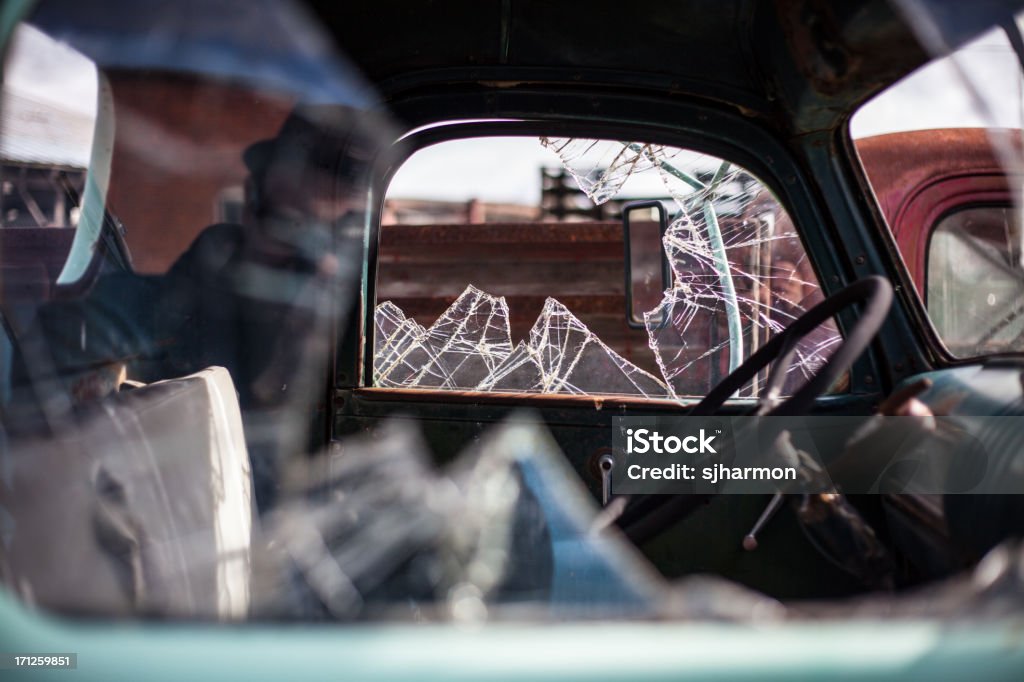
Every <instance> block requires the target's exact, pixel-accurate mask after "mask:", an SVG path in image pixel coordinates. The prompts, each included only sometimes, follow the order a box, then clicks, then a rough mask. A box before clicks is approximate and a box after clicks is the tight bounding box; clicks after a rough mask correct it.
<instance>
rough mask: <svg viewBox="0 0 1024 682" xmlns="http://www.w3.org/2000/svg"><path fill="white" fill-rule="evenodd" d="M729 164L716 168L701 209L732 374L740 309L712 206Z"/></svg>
mask: <svg viewBox="0 0 1024 682" xmlns="http://www.w3.org/2000/svg"><path fill="white" fill-rule="evenodd" d="M730 165H731V164H729V163H728V162H724V163H722V165H721V166H719V167H718V170H717V171H716V172H715V177H714V178H712V180H711V184H710V185H709V186H708V188H707V190H706V192H707V194H706V195H705V197H704V205H703V206H702V210H703V212H704V225H705V226H706V228H707V232H708V242H709V243H710V245H711V254H712V258H713V259H714V264H715V271H716V272H717V273H718V281H719V282H720V283H721V285H722V292H723V298H724V299H725V314H726V319H727V321H728V324H729V371H730V372H732V371H733V370H735V369H736V368H737V367H739V366H740V365H741V364H743V325H742V324H741V322H740V306H739V301H738V300H737V299H736V287H735V285H734V284H733V281H732V273H730V272H729V259H728V257H727V256H726V254H725V242H724V241H722V230H721V228H720V227H719V225H718V213H717V212H716V211H715V203H714V198H715V188H716V187H717V186H718V184H719V183H721V181H722V178H724V177H725V174H726V172H727V171H728V170H729V166H730Z"/></svg>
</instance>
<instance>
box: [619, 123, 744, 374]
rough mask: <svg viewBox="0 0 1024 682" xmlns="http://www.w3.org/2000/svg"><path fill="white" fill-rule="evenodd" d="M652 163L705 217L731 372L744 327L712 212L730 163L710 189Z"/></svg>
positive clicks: (686, 175)
mask: <svg viewBox="0 0 1024 682" xmlns="http://www.w3.org/2000/svg"><path fill="white" fill-rule="evenodd" d="M626 146H627V147H628V148H629V150H630V151H632V152H635V153H637V154H646V152H645V150H644V148H643V147H642V146H641V145H638V144H636V143H635V142H634V143H630V144H627V145H626ZM648 158H650V160H651V162H652V163H656V164H658V166H659V167H660V168H661V169H662V170H663V171H665V172H666V173H668V174H669V175H672V176H674V177H676V178H679V179H680V180H682V181H683V182H685V183H686V184H687V185H689V186H690V187H692V188H693V189H695V190H697V192H699V193H700V194H699V196H698V200H699V203H700V210H701V211H702V212H703V214H704V225H705V228H706V229H707V233H708V242H709V243H710V246H711V254H712V262H713V264H714V266H715V272H716V273H718V279H719V282H721V284H722V291H723V292H724V295H725V314H726V319H727V320H728V326H729V371H730V372H732V371H733V370H735V369H736V368H737V367H739V366H740V365H741V364H742V363H743V325H742V322H741V317H740V306H739V300H738V299H737V298H736V287H735V285H734V284H733V281H732V274H731V273H730V272H729V259H728V257H727V256H726V253H725V242H724V241H723V240H722V230H721V228H720V227H719V224H718V214H717V212H716V211H715V206H714V198H715V188H716V187H718V185H719V183H721V182H722V179H723V178H724V177H725V174H726V173H727V172H728V170H729V167H730V166H731V165H732V164H730V163H729V162H724V163H722V165H720V166H719V167H718V170H717V171H715V175H714V177H713V178H712V179H711V184H710V185H705V184H704V183H703V182H701V181H700V180H699V179H698V178H695V177H694V176H692V175H690V174H689V173H684V172H683V171H681V170H679V169H678V168H676V167H675V166H673V165H672V164H671V163H667V162H665V161H660V160H658V159H655V158H653V157H652V156H648Z"/></svg>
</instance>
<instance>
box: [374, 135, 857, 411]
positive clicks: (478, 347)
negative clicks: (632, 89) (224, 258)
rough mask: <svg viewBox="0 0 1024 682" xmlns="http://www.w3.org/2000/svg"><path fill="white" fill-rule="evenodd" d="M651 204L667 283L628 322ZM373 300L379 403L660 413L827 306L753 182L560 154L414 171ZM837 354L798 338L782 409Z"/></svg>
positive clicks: (605, 151) (434, 163)
mask: <svg viewBox="0 0 1024 682" xmlns="http://www.w3.org/2000/svg"><path fill="white" fill-rule="evenodd" d="M641 200H644V201H648V202H658V203H660V204H661V206H662V207H663V208H664V212H665V215H666V217H667V222H666V226H665V228H666V229H665V230H664V233H663V234H662V235H661V238H660V240H659V239H657V238H656V242H657V241H660V244H657V243H656V244H655V246H654V247H653V248H655V249H657V250H658V251H660V255H661V257H662V258H663V259H664V263H665V270H666V272H667V273H670V274H668V275H667V276H668V281H667V282H666V284H667V286H666V288H665V289H664V290H663V291H662V293H661V296H660V300H658V301H655V302H654V304H653V305H651V304H650V303H648V305H651V307H650V309H644V310H639V311H638V310H633V312H632V315H630V314H629V313H628V312H627V306H626V297H627V294H628V293H629V292H628V291H627V290H626V284H625V282H626V279H627V274H628V273H627V269H628V267H629V261H628V256H627V249H626V247H625V242H624V227H623V222H622V211H623V207H624V206H626V205H628V204H629V203H630V202H633V201H641ZM634 279H635V277H634ZM659 288H660V284H659ZM376 294H377V296H376V309H375V315H374V318H375V320H374V322H375V324H374V329H373V378H372V382H373V385H374V386H377V387H386V388H422V389H427V390H459V391H497V392H518V393H531V394H576V395H601V394H603V395H625V396H637V397H643V398H662V399H673V398H681V397H689V396H700V395H704V394H706V393H707V392H708V391H709V390H710V388H711V387H713V386H714V385H716V384H717V383H718V381H719V380H721V379H722V378H723V377H725V376H726V375H727V374H728V373H729V372H730V371H731V370H732V369H735V368H736V367H737V366H739V364H740V363H742V362H743V360H745V359H746V358H747V357H749V356H750V355H751V354H752V353H753V352H754V351H756V350H757V349H758V348H759V347H760V346H761V345H763V344H764V343H765V342H766V341H767V339H768V338H770V337H771V336H772V335H774V334H776V333H778V332H779V331H780V330H782V329H784V328H785V327H786V326H788V324H789V323H790V322H792V321H793V320H794V319H796V318H797V317H798V316H799V315H800V314H801V313H802V312H803V311H805V310H807V309H808V308H810V307H811V306H813V305H814V304H815V303H817V302H818V301H820V300H821V298H822V296H821V293H820V289H819V285H818V281H817V278H816V276H815V274H814V271H813V269H812V267H811V265H810V262H809V261H808V258H807V255H806V253H805V252H804V249H803V246H802V245H801V243H800V240H799V238H798V236H797V234H796V231H795V229H794V226H793V223H792V221H791V220H790V218H789V216H788V215H787V213H786V211H785V209H784V208H783V207H782V206H781V205H780V204H779V202H778V201H777V200H776V199H775V197H774V196H773V195H772V194H771V192H770V191H769V190H768V189H767V188H766V186H765V185H764V184H763V183H762V182H761V181H759V180H758V179H757V178H756V177H754V176H753V175H752V174H750V173H749V172H748V171H747V170H745V169H744V168H742V167H740V166H737V165H735V164H732V163H729V162H728V161H724V160H722V159H718V158H715V157H711V156H708V155H706V154H700V153H696V152H692V151H688V150H684V149H679V148H675V147H668V146H664V145H654V144H645V143H640V142H621V141H612V140H584V139H575V138H573V139H570V138H551V137H542V138H539V139H537V138H526V137H519V138H482V139H471V140H459V141H453V142H446V143H441V144H438V145H435V146H432V147H427V148H425V149H422V150H420V151H419V152H417V153H416V154H414V155H413V156H412V157H411V158H410V159H409V160H408V161H407V162H406V164H405V165H404V166H403V167H402V168H401V169H399V171H398V173H397V174H396V176H395V178H394V179H393V181H392V183H391V186H390V188H389V190H388V193H387V195H386V199H385V206H384V212H383V216H382V226H381V231H380V250H379V262H378V276H377V290H376ZM839 340H840V336H839V333H838V331H837V330H836V328H835V326H834V325H824V326H822V327H821V328H820V329H818V330H817V332H816V333H814V334H811V335H809V336H808V337H807V338H806V339H804V341H802V342H801V345H800V347H799V348H798V349H797V355H798V358H797V360H796V361H795V362H794V363H793V365H792V366H791V368H790V369H789V377H788V379H787V381H786V386H785V389H786V392H792V391H794V390H795V389H796V388H798V387H799V386H800V385H802V383H803V382H804V381H805V380H806V378H807V377H808V376H809V375H810V374H812V373H813V372H814V370H815V369H816V368H817V367H819V366H820V365H821V364H822V363H823V362H824V361H825V360H826V359H827V358H828V356H829V354H830V352H831V351H832V349H833V348H834V347H835V346H836V345H837V344H838V342H839ZM764 379H765V376H764V375H762V376H759V377H757V378H756V379H755V380H754V381H753V382H751V383H750V384H749V385H748V386H746V387H744V389H742V390H741V391H740V394H739V395H740V396H741V397H742V396H754V395H757V393H758V390H759V385H760V384H761V383H763V381H764Z"/></svg>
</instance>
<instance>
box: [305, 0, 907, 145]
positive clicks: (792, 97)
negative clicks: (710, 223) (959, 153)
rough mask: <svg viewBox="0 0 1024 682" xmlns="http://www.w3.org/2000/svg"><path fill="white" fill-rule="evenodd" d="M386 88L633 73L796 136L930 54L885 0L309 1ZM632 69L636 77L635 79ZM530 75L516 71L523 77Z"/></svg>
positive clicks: (394, 92) (572, 82) (834, 117)
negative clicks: (737, 109) (728, 106)
mask: <svg viewBox="0 0 1024 682" xmlns="http://www.w3.org/2000/svg"><path fill="white" fill-rule="evenodd" d="M311 5H312V7H313V10H314V12H315V13H316V14H317V15H318V16H319V17H320V18H322V19H323V20H324V21H325V22H326V23H327V25H328V26H329V28H330V30H331V31H332V32H333V33H334V34H335V36H336V38H337V41H338V43H339V44H340V45H341V46H342V48H343V49H344V50H345V52H346V54H347V55H348V56H349V57H350V58H351V59H352V60H353V61H354V62H355V63H356V64H357V65H358V66H359V67H360V68H361V69H362V70H363V71H364V72H365V73H366V74H367V75H368V76H369V77H370V78H371V80H373V81H374V82H375V83H377V84H378V86H379V87H380V89H381V90H382V92H383V94H384V95H385V96H390V97H397V96H400V92H401V91H402V90H403V89H408V88H412V87H425V86H431V85H433V86H444V85H446V84H452V83H455V82H461V83H467V82H477V83H481V84H487V83H490V82H492V80H493V79H494V78H496V76H495V74H498V73H499V72H498V70H497V69H498V68H499V67H500V69H502V71H501V72H500V74H501V75H500V76H497V78H514V76H513V75H512V74H515V73H516V71H515V70H516V69H519V70H521V73H522V74H525V75H528V76H529V80H530V81H531V82H535V81H550V82H553V83H562V84H564V85H566V86H569V87H572V86H578V85H581V84H582V85H586V86H593V85H600V84H602V82H606V83H617V84H621V83H622V82H624V81H625V82H631V83H637V84H642V87H650V88H655V89H660V90H662V91H665V90H667V91H669V92H674V93H682V94H686V95H691V96H693V95H696V96H700V97H705V98H710V99H714V100H716V101H719V102H722V103H726V104H732V105H734V106H738V107H742V108H743V109H744V110H747V111H748V112H750V111H752V112H754V113H756V114H758V115H761V116H763V117H765V118H766V119H769V120H774V121H775V122H776V123H777V124H779V125H786V126H791V127H792V128H793V129H795V130H793V132H801V131H802V130H810V129H816V128H822V127H830V126H832V125H836V124H837V123H838V122H839V121H840V120H841V118H842V116H843V115H844V114H845V112H847V111H849V109H850V108H851V106H852V105H853V104H854V103H856V102H857V101H860V100H862V99H864V98H865V97H866V96H867V95H869V94H870V93H872V92H874V91H876V90H878V89H879V88H881V87H883V86H884V85H886V84H888V83H890V82H892V81H894V80H896V79H897V78H899V77H900V76H901V75H903V74H905V73H906V72H908V71H909V70H911V69H913V68H914V67H916V66H918V65H919V64H921V63H923V62H924V61H925V59H926V58H925V55H924V53H923V51H922V50H921V49H920V48H919V47H918V45H917V41H916V40H915V39H914V37H913V35H912V34H911V33H910V31H909V30H908V28H907V27H906V26H905V25H904V24H903V22H902V21H901V20H900V19H899V17H898V15H897V14H896V13H895V12H894V10H893V9H892V7H891V6H890V5H889V3H888V2H887V1H886V0H856V1H854V0H774V1H773V0H714V1H713V2H711V1H708V0H676V1H674V2H664V1H656V0H588V2H585V3H580V2H552V0H421V1H420V2H415V3H410V2H407V1H406V0H373V1H372V2H366V3H353V2H338V1H337V0H311ZM627 74H635V75H639V76H641V77H638V78H632V79H631V78H630V77H629V76H628V75H627ZM522 77H523V76H520V78H522Z"/></svg>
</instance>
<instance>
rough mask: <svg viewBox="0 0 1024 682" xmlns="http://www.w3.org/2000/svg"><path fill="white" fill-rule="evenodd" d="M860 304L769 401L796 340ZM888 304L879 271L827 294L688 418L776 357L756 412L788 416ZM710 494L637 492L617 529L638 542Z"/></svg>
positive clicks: (867, 335) (846, 357)
mask: <svg viewBox="0 0 1024 682" xmlns="http://www.w3.org/2000/svg"><path fill="white" fill-rule="evenodd" d="M858 303H863V304H864V309H863V312H862V313H861V316H860V318H859V319H858V320H857V323H856V324H855V325H854V327H853V329H852V330H851V331H850V334H849V335H848V336H846V337H845V338H844V339H843V342H842V343H841V344H840V345H839V348H837V349H836V352H835V353H833V354H832V357H830V358H829V359H828V360H827V361H826V362H825V364H824V365H822V366H821V367H820V368H819V369H818V371H817V372H816V373H815V374H814V376H813V377H811V379H810V380H809V381H808V382H807V383H806V384H804V386H803V387H801V388H800V389H799V390H798V391H797V392H796V393H794V394H793V395H791V396H789V397H787V398H785V399H783V400H782V401H781V402H779V403H778V404H777V405H776V404H774V400H775V398H776V397H777V396H778V393H779V390H780V388H781V386H782V378H783V377H784V376H785V373H786V370H787V369H788V368H789V365H790V362H791V359H792V357H793V354H794V352H795V349H796V345H797V343H798V342H799V341H800V339H802V338H804V337H805V336H807V335H808V334H810V333H811V332H812V331H813V330H814V329H815V328H816V327H817V326H818V325H820V324H822V323H823V322H825V321H826V320H829V319H831V318H833V317H835V316H836V315H838V314H839V313H840V312H842V311H844V310H846V309H847V308H849V307H850V306H853V305H856V304H858ZM891 305H892V285H890V284H889V282H888V280H886V279H884V278H883V277H879V276H878V275H871V276H869V277H865V278H864V279H861V280H858V281H856V282H854V283H853V284H851V285H850V286H848V287H846V288H845V289H843V290H842V291H839V292H838V293H835V294H833V295H832V296H829V297H828V298H826V299H825V300H824V301H822V302H821V303H819V304H818V305H816V306H814V307H813V308H811V309H810V310H808V311H807V312H805V313H804V314H803V315H801V316H800V317H798V318H797V319H796V320H795V321H794V322H793V323H792V324H791V325H789V326H788V327H786V329H785V330H783V331H782V333H781V334H776V335H775V336H773V337H772V338H771V339H770V340H769V341H768V343H766V344H765V345H763V346H761V348H759V349H758V350H757V352H755V353H754V354H753V355H751V356H750V357H749V358H747V360H746V362H744V363H743V364H742V365H740V366H739V367H737V368H736V369H735V370H733V371H732V372H731V373H730V374H729V376H727V377H726V378H725V379H723V380H722V381H721V382H720V383H719V384H718V385H717V386H715V387H714V388H713V389H711V391H710V392H709V393H708V394H707V395H706V396H704V399H703V400H701V401H700V402H699V403H697V405H695V406H694V408H693V409H692V410H691V411H690V412H689V413H688V416H706V415H711V414H714V413H715V412H716V411H717V410H718V409H719V408H720V407H721V406H722V405H724V404H725V401H726V400H728V399H729V397H730V396H732V395H733V394H734V393H735V392H736V391H738V390H739V389H740V388H741V387H742V386H743V385H744V384H746V383H747V382H748V381H750V380H751V379H753V378H754V376H756V375H757V373H758V372H760V371H761V370H762V369H764V368H765V367H767V366H768V365H769V364H771V363H772V361H774V360H777V362H776V364H775V366H773V367H772V371H771V372H770V374H769V377H768V381H767V382H766V388H765V391H764V394H763V395H762V396H761V399H760V401H759V404H758V407H757V408H756V409H755V411H754V413H755V414H760V415H765V416H791V415H797V414H801V413H802V412H804V411H805V410H806V409H808V408H809V407H810V406H811V405H812V404H813V403H814V399H815V398H817V397H818V396H819V395H821V394H822V393H824V392H825V391H826V390H827V389H828V387H829V386H831V385H832V384H833V383H834V382H835V381H836V380H837V379H838V378H839V377H840V376H842V374H843V373H844V372H846V371H847V370H848V369H850V367H852V366H853V363H854V361H855V360H856V359H857V358H858V357H860V355H861V353H863V352H864V351H865V350H866V349H867V347H868V344H869V343H871V340H872V339H873V338H874V337H875V334H877V333H878V330H879V329H881V327H882V323H883V322H884V321H885V317H886V315H887V314H888V313H889V308H890V306H891ZM711 497H713V494H711V493H708V494H702V495H637V496H634V497H632V498H630V500H629V502H628V503H627V504H626V506H625V508H624V509H623V511H622V514H621V515H620V516H619V517H618V519H617V520H616V524H617V525H618V526H619V528H621V529H622V531H623V532H625V534H626V536H627V537H629V538H630V539H631V540H632V541H633V542H634V543H637V544H639V543H642V542H645V541H646V540H648V539H650V538H652V537H654V536H656V535H658V534H659V533H661V532H662V531H664V530H665V529H667V528H668V527H670V526H671V525H673V524H675V523H676V522H678V521H680V520H682V519H683V518H685V517H686V516H688V515H689V514H690V513H691V512H693V511H694V510H695V509H696V508H697V507H698V506H700V505H701V504H704V503H705V502H706V501H707V500H709V499H710V498H711Z"/></svg>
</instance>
